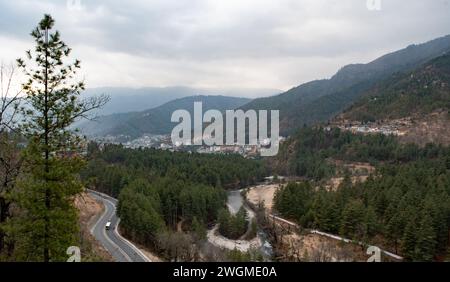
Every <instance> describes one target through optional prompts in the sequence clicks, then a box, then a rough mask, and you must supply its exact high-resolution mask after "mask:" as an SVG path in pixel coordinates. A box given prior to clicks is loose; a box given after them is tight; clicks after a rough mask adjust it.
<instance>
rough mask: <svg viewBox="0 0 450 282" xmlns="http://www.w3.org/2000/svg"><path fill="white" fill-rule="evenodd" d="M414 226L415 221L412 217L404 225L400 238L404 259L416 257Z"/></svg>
mask: <svg viewBox="0 0 450 282" xmlns="http://www.w3.org/2000/svg"><path fill="white" fill-rule="evenodd" d="M416 228H417V223H416V222H415V220H414V219H412V220H410V221H409V222H408V224H407V225H406V228H405V232H404V234H403V239H402V253H403V256H404V257H405V259H406V260H408V261H412V260H415V258H416V243H417V242H416V239H417V235H416Z"/></svg>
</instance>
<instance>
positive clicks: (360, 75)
mask: <svg viewBox="0 0 450 282" xmlns="http://www.w3.org/2000/svg"><path fill="white" fill-rule="evenodd" d="M448 51H450V35H447V36H445V37H441V38H438V39H435V40H432V41H429V42H427V43H423V44H419V45H410V46H408V47H407V48H405V49H402V50H399V51H397V52H393V53H390V54H387V55H384V56H382V57H380V58H378V59H376V60H374V61H372V62H370V63H367V64H352V65H347V66H345V67H343V68H342V69H341V70H339V71H338V72H337V73H336V74H335V75H334V76H333V77H331V78H330V79H323V80H316V81H312V82H308V83H305V84H302V85H300V86H298V87H295V88H292V89H291V90H289V91H287V92H285V93H282V94H279V95H276V96H272V97H266V98H259V99H255V100H253V101H251V102H250V103H248V104H246V105H244V106H243V107H242V109H244V110H248V109H255V110H261V109H267V110H269V109H273V110H275V109H278V110H279V111H280V131H281V134H282V135H290V134H292V133H293V132H294V131H295V130H297V129H298V128H299V127H302V126H303V125H305V124H306V125H310V124H314V123H317V122H324V121H327V120H329V119H331V118H333V117H334V116H335V115H337V114H339V113H341V112H342V111H343V110H345V109H346V108H347V107H349V106H350V105H351V104H352V103H353V102H355V101H356V100H358V98H360V97H362V96H364V95H365V94H367V93H368V92H370V89H371V88H372V87H374V86H375V85H376V84H377V83H379V82H381V81H383V80H385V79H388V78H390V77H391V76H392V75H394V74H396V73H407V72H408V71H411V70H413V69H415V68H417V67H419V66H420V65H422V64H424V63H426V62H428V61H430V60H432V59H434V58H436V57H439V56H441V55H443V54H445V53H446V52H448Z"/></svg>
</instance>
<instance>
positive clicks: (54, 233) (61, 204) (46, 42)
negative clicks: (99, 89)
mask: <svg viewBox="0 0 450 282" xmlns="http://www.w3.org/2000/svg"><path fill="white" fill-rule="evenodd" d="M53 26H54V20H53V18H52V17H51V16H50V15H45V16H44V18H43V19H42V20H41V21H40V23H39V24H38V26H37V27H36V28H35V29H34V30H33V31H32V32H31V36H32V37H33V38H34V40H35V42H36V46H35V49H34V52H32V51H31V50H29V51H27V52H26V54H27V60H26V62H25V60H23V59H18V60H17V62H18V65H19V68H21V69H22V70H23V71H24V73H25V75H26V77H27V79H28V80H27V81H26V82H25V83H24V84H23V87H22V88H23V91H24V93H25V94H26V98H25V99H26V101H27V103H28V104H29V105H30V106H31V107H30V108H27V109H23V112H24V113H23V114H24V117H25V118H24V122H23V132H24V133H25V135H26V136H27V137H28V138H29V144H28V147H27V150H26V165H27V170H26V174H25V176H26V177H25V178H24V180H23V181H21V183H20V188H21V189H20V191H21V192H20V194H18V195H17V197H18V202H19V206H20V207H21V208H22V209H23V216H22V218H21V219H20V224H17V226H19V227H20V228H19V230H18V235H17V236H18V240H19V244H18V250H17V255H18V256H19V257H21V258H23V259H26V260H33V261H46V262H48V261H57V260H62V259H63V258H64V257H65V251H66V249H67V248H68V247H69V246H71V245H73V244H74V243H75V239H76V231H77V214H76V210H75V208H74V207H73V204H72V201H73V196H75V195H76V194H77V193H79V192H80V191H81V188H82V187H81V183H80V182H79V181H78V177H77V173H78V171H79V170H80V168H81V167H82V164H83V162H82V158H81V157H79V153H80V150H81V141H82V140H81V139H80V138H79V137H78V135H76V134H74V133H73V132H72V131H71V130H69V126H70V125H72V124H73V122H74V121H75V120H76V119H78V118H81V117H85V116H86V114H87V113H88V112H89V111H90V110H92V109H95V108H98V107H100V106H102V105H103V104H104V103H105V102H106V101H107V98H106V97H100V98H96V99H92V100H89V101H81V100H80V99H79V95H80V92H81V91H82V90H84V82H82V81H81V82H74V80H75V79H76V75H77V71H78V70H79V68H80V61H79V60H75V61H74V62H73V63H69V64H67V63H65V59H67V57H69V55H70V53H71V49H70V48H69V47H68V46H67V45H66V44H65V43H64V42H63V41H61V38H60V34H59V32H58V31H55V32H52V29H53Z"/></svg>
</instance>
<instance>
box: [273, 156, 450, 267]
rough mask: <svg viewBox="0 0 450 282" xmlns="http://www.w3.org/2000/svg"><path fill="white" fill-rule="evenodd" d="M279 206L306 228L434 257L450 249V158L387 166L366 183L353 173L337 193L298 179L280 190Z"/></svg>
mask: <svg viewBox="0 0 450 282" xmlns="http://www.w3.org/2000/svg"><path fill="white" fill-rule="evenodd" d="M275 208H276V209H277V210H278V211H279V212H280V213H281V214H282V215H283V216H286V217H288V218H292V219H295V220H297V221H298V222H299V223H300V224H302V226H304V227H307V228H318V229H320V230H322V231H326V232H331V233H334V234H341V235H342V236H345V237H348V238H352V239H355V240H359V241H364V242H367V243H369V244H377V245H378V246H382V247H384V248H386V249H389V250H392V251H393V252H395V253H398V254H401V255H402V256H404V257H405V259H406V260H414V261H432V260H435V259H437V258H438V257H439V256H445V255H446V253H447V248H448V239H449V237H448V234H449V228H450V160H449V159H448V157H447V159H445V158H436V159H430V160H420V161H414V162H411V163H406V164H396V165H384V166H382V167H381V168H380V169H379V171H378V173H377V174H375V175H373V176H371V177H369V179H368V180H367V181H366V182H364V183H355V184H352V181H350V178H348V177H347V178H346V179H345V180H344V181H343V183H341V185H340V186H339V188H338V189H337V190H336V191H327V190H325V189H319V190H317V189H315V188H313V186H311V185H310V184H309V183H308V182H304V183H302V184H294V183H292V184H289V185H287V186H286V187H285V188H282V189H281V190H279V191H278V192H277V194H276V196H275Z"/></svg>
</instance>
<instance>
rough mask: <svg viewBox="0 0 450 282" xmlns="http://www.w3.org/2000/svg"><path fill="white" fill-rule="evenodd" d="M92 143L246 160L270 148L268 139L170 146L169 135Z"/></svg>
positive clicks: (112, 138) (125, 137)
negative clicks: (246, 142) (240, 157)
mask: <svg viewBox="0 0 450 282" xmlns="http://www.w3.org/2000/svg"><path fill="white" fill-rule="evenodd" d="M285 139H286V138H284V137H280V138H279V142H280V143H281V142H283V141H284V140H285ZM94 141H96V142H97V143H99V144H100V145H103V144H121V145H123V146H124V147H125V148H131V149H138V148H155V149H159V150H167V151H171V152H174V151H188V152H197V153H200V154H239V155H241V156H243V157H246V158H254V157H258V156H259V155H260V152H261V149H262V148H267V147H269V146H270V139H267V140H262V141H260V142H258V144H257V145H214V146H206V145H202V146H194V145H182V144H172V140H171V138H170V135H143V136H141V137H139V138H136V139H132V140H130V137H129V136H125V135H118V136H104V137H101V138H95V139H94Z"/></svg>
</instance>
